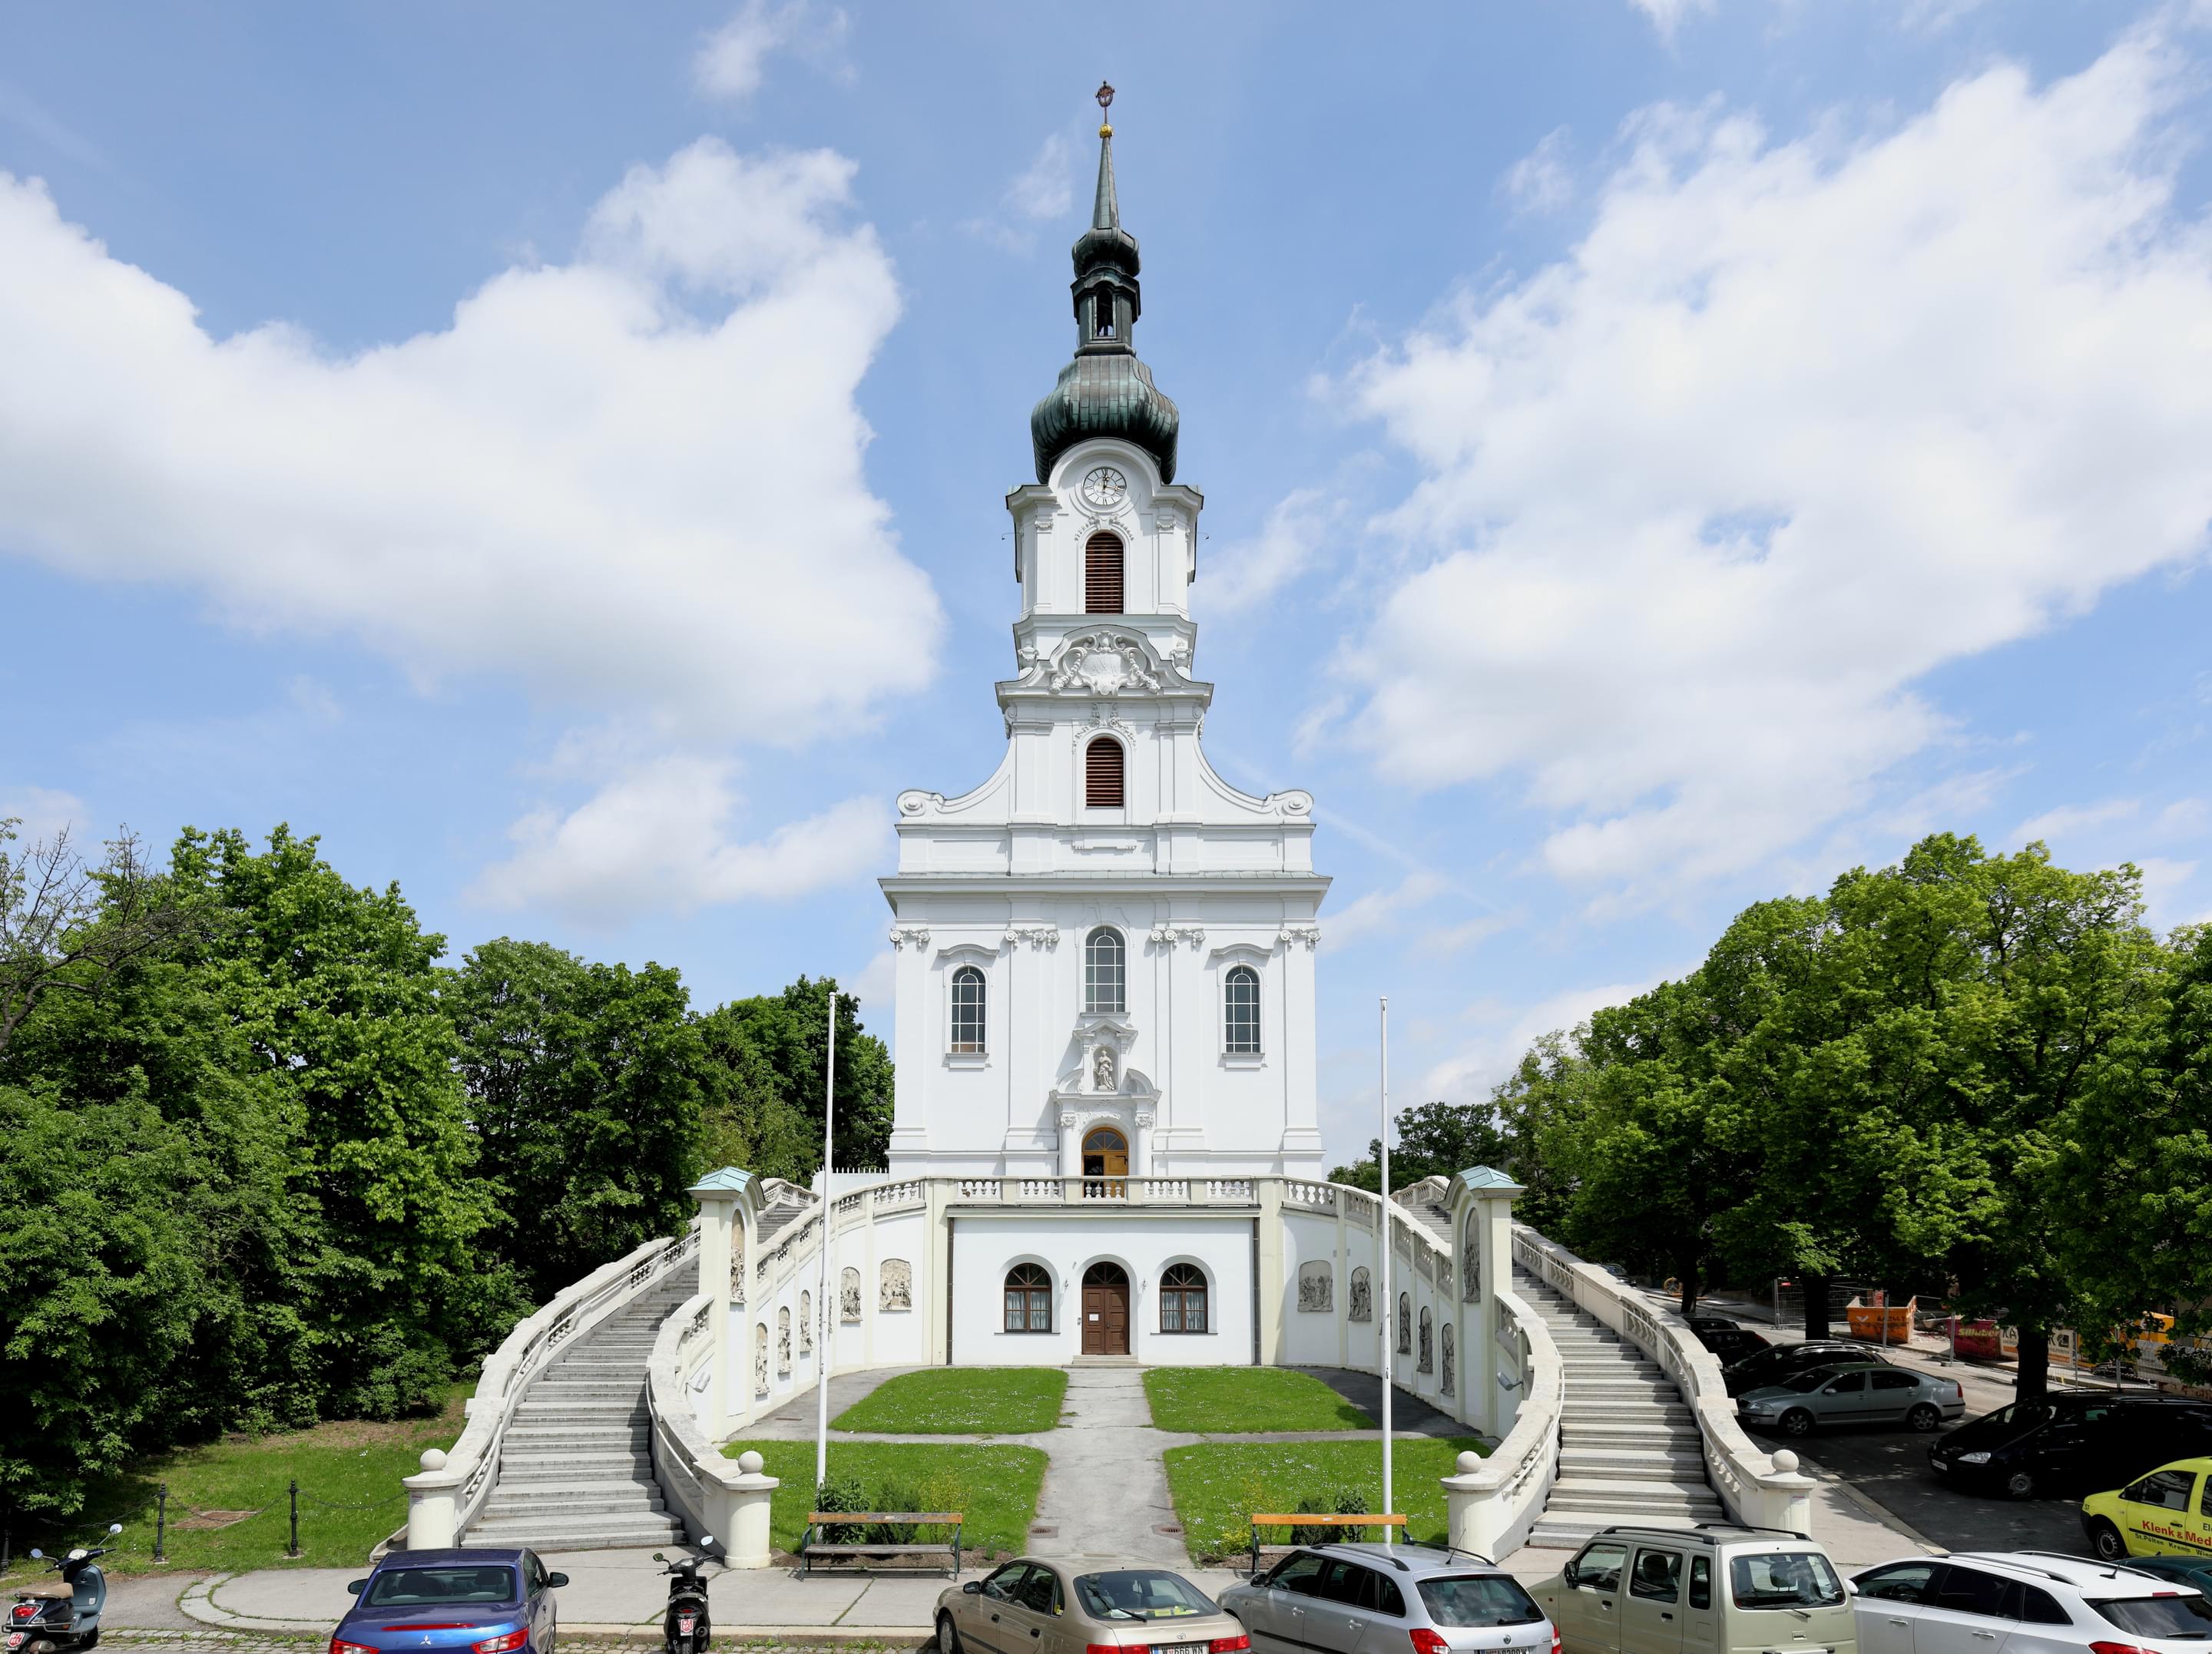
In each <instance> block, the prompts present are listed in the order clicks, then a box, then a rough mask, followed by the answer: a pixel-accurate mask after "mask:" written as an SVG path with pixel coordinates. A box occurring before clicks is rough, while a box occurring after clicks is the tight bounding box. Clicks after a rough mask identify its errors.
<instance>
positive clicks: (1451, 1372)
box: [1443, 1321, 1459, 1396]
mask: <svg viewBox="0 0 2212 1654" xmlns="http://www.w3.org/2000/svg"><path fill="white" fill-rule="evenodd" d="M1443 1343H1444V1371H1443V1381H1444V1393H1445V1394H1446V1395H1447V1396H1456V1395H1458V1394H1459V1364H1458V1363H1457V1362H1456V1361H1455V1360H1453V1359H1452V1354H1453V1351H1452V1325H1451V1323H1450V1322H1449V1321H1447V1322H1445V1323H1444V1331H1443Z"/></svg>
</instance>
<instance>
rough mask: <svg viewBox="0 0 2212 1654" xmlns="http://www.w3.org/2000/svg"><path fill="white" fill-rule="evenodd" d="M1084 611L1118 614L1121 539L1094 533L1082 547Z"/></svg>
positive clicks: (1099, 613)
mask: <svg viewBox="0 0 2212 1654" xmlns="http://www.w3.org/2000/svg"><path fill="white" fill-rule="evenodd" d="M1083 611H1084V613H1085V614H1086V615H1119V614H1121V613H1122V609H1121V536H1119V535H1114V534H1094V535H1092V536H1091V538H1090V539H1089V540H1088V541H1086V542H1085V543H1084V547H1083Z"/></svg>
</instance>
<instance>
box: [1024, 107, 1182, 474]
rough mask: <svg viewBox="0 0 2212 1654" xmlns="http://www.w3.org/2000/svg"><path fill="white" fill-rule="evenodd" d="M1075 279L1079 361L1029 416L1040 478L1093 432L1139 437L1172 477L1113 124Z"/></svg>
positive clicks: (1105, 133)
mask: <svg viewBox="0 0 2212 1654" xmlns="http://www.w3.org/2000/svg"><path fill="white" fill-rule="evenodd" d="M1097 99H1098V107H1099V109H1100V111H1101V112H1105V111H1107V110H1108V109H1109V107H1110V106H1111V105H1112V104H1113V101H1114V88H1112V87H1110V86H1106V85H1103V84H1102V85H1101V86H1100V87H1099V88H1098V92H1097ZM1070 251H1071V253H1072V256H1073V259H1074V263H1075V280H1074V282H1073V283H1072V284H1071V288H1070V290H1071V292H1072V293H1073V296H1074V300H1075V360H1073V361H1072V362H1070V363H1069V364H1068V365H1067V366H1066V367H1063V368H1062V369H1060V383H1059V384H1058V385H1055V386H1054V388H1053V391H1052V393H1051V394H1050V395H1049V396H1048V397H1045V399H1044V400H1043V401H1042V402H1040V403H1037V405H1036V408H1035V409H1033V410H1032V411H1031V413H1030V444H1031V445H1032V447H1034V448H1035V450H1036V467H1037V481H1038V482H1045V481H1046V480H1048V476H1049V474H1050V472H1051V470H1052V464H1053V462H1054V460H1055V459H1057V458H1059V457H1060V455H1061V454H1063V453H1065V452H1066V451H1067V450H1068V449H1070V448H1072V447H1073V446H1074V445H1076V444H1077V443H1079V442H1081V441H1084V440H1085V439H1088V438H1091V437H1109V436H1110V437H1120V438H1121V439H1124V440H1127V441H1131V442H1134V443H1135V444H1137V445H1139V447H1141V448H1143V449H1144V450H1145V451H1146V452H1148V453H1150V454H1151V455H1152V457H1153V459H1155V460H1156V461H1157V462H1158V464H1159V467H1160V481H1161V482H1172V481H1173V480H1174V478H1175V467H1176V430H1177V427H1178V425H1179V423H1180V415H1178V414H1177V413H1176V405H1175V403H1172V402H1170V401H1169V400H1168V399H1167V397H1164V396H1162V395H1161V394H1160V392H1159V391H1158V388H1157V387H1156V386H1155V385H1153V384H1152V370H1151V369H1150V368H1148V367H1146V366H1145V364H1144V363H1143V362H1141V361H1139V360H1138V359H1137V348H1136V345H1135V343H1134V342H1133V334H1134V333H1135V331H1136V327H1137V318H1139V316H1140V315H1142V314H1143V313H1144V295H1143V291H1142V289H1141V288H1140V287H1139V283H1138V281H1137V275H1138V271H1139V268H1140V261H1139V258H1138V256H1137V238H1136V237H1135V236H1133V235H1132V234H1130V233H1128V231H1127V230H1125V229H1123V228H1122V227H1121V200H1120V197H1119V195H1118V192H1117V191H1116V190H1115V185H1114V128H1113V126H1112V124H1110V123H1109V122H1106V121H1101V122H1100V124H1099V127H1098V191H1097V196H1096V197H1094V198H1093V200H1092V203H1091V227H1090V228H1089V229H1087V230H1085V231H1084V233H1082V234H1081V235H1080V236H1079V237H1077V238H1076V242H1075V245H1074V246H1073V248H1072V249H1071V250H1070Z"/></svg>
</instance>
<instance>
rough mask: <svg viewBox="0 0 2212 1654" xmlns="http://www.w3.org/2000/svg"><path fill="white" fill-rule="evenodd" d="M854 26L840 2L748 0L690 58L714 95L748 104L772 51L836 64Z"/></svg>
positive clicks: (700, 80) (702, 87)
mask: <svg viewBox="0 0 2212 1654" xmlns="http://www.w3.org/2000/svg"><path fill="white" fill-rule="evenodd" d="M851 27H852V20H851V19H850V18H848V16H847V15H845V13H844V11H843V10H842V9H841V8H838V7H835V6H829V7H822V8H817V7H815V6H813V5H811V4H809V3H807V0H789V3H787V4H784V5H769V3H767V0H745V3H744V4H743V5H741V6H739V7H738V9H737V10H736V11H735V12H733V13H732V15H731V16H730V20H729V21H727V22H726V23H724V24H723V25H722V26H721V27H720V28H718V29H716V30H715V31H714V33H712V34H710V35H708V37H707V39H706V40H705V41H704V42H703V43H702V45H700V47H699V51H698V53H697V55H696V56H695V57H694V58H692V60H691V74H692V78H693V79H694V80H695V81H696V82H698V86H699V89H700V90H701V91H702V92H704V93H706V94H708V96H709V97H713V98H719V99H720V100H722V101H724V102H726V103H743V102H744V100H746V99H748V98H750V97H751V96H752V94H754V93H756V92H757V91H759V90H760V87H761V82H762V80H763V76H764V72H765V69H766V65H767V62H768V58H769V53H770V52H773V51H784V50H787V49H796V50H798V51H800V52H802V53H803V54H804V55H805V56H808V57H811V58H814V59H815V60H816V61H817V62H818V63H827V64H832V65H834V64H836V63H837V62H838V58H837V56H836V54H837V49H838V48H839V47H840V46H841V45H842V44H843V41H844V39H845V37H846V35H847V34H848V33H850V31H851Z"/></svg>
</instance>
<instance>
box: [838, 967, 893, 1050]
mask: <svg viewBox="0 0 2212 1654" xmlns="http://www.w3.org/2000/svg"><path fill="white" fill-rule="evenodd" d="M842 987H843V988H844V990H845V991H846V992H847V993H848V994H851V995H852V996H854V997H855V998H857V999H858V1000H859V1001H860V1015H861V1017H862V1019H863V1020H864V1021H866V1022H867V1024H868V1026H869V1027H871V1028H872V1029H873V1030H874V1032H875V1034H876V1037H877V1038H878V1039H881V1040H883V1041H884V1043H886V1044H889V1043H890V1039H891V1014H892V1011H893V1009H895V1007H896V1004H897V1003H898V956H897V955H896V954H894V953H892V952H891V950H890V948H878V949H877V950H876V954H875V956H874V957H873V958H872V959H871V960H869V961H868V962H867V964H866V966H862V967H861V970H860V974H859V975H858V976H856V977H854V978H853V979H852V980H851V981H850V982H848V983H845V984H842Z"/></svg>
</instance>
